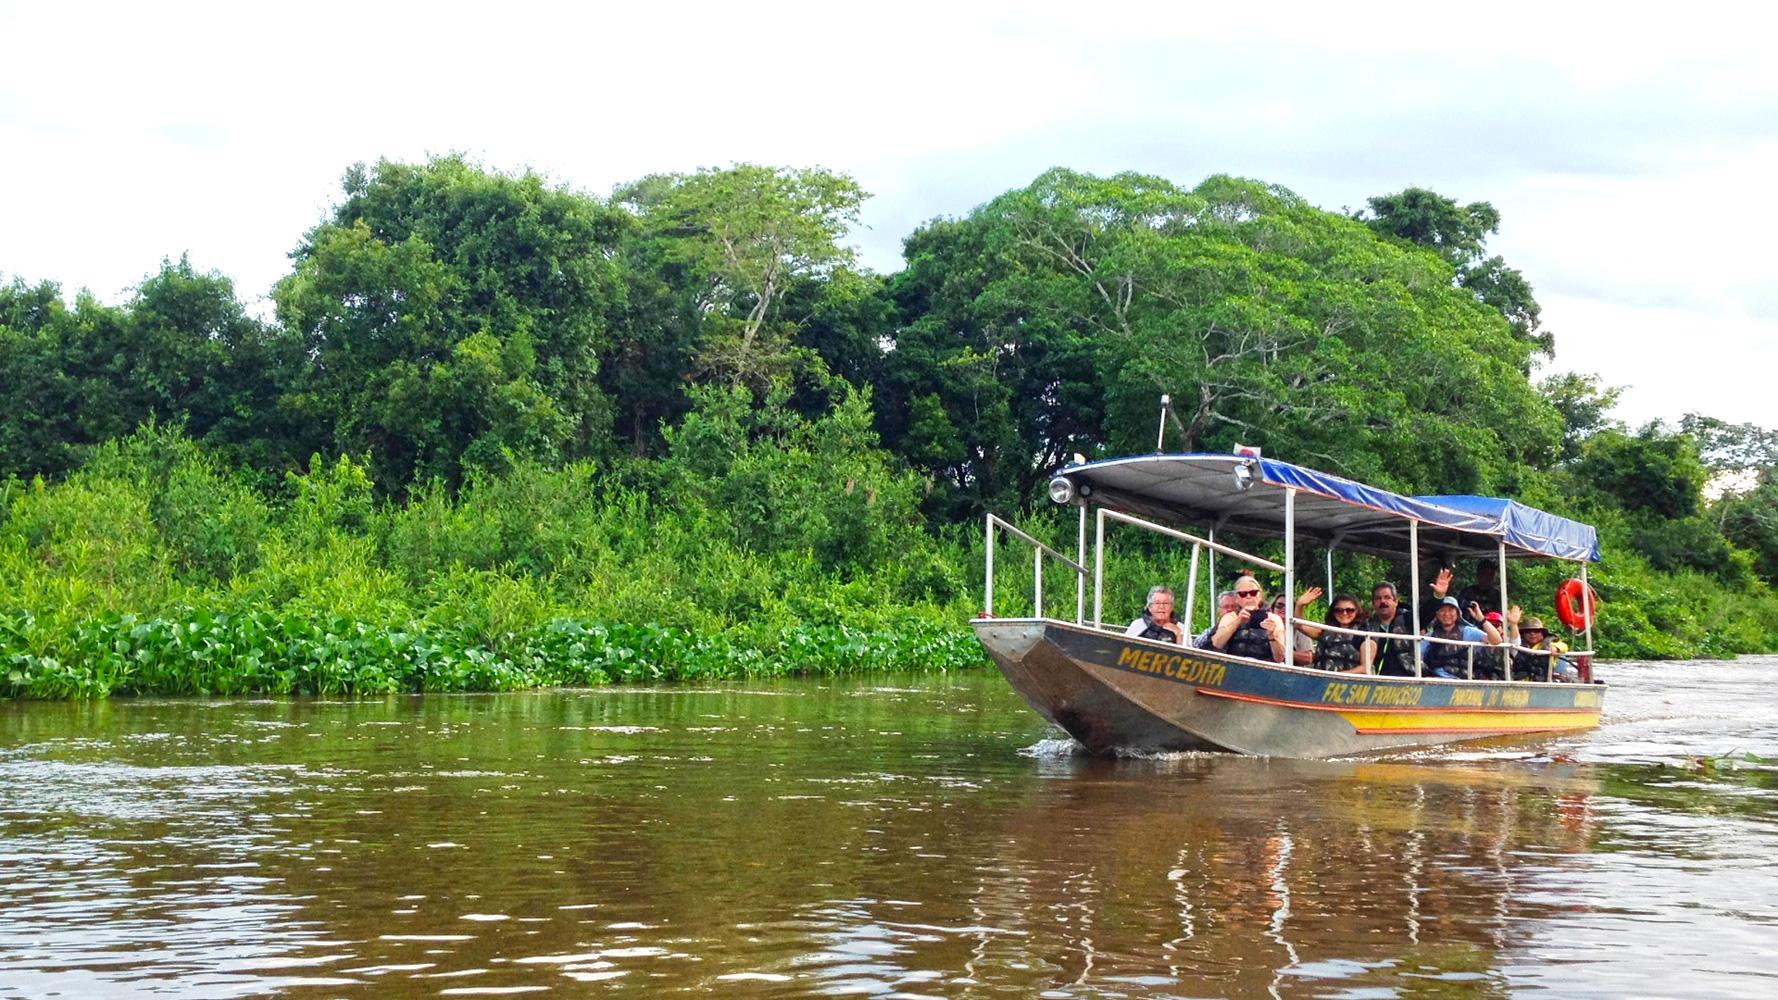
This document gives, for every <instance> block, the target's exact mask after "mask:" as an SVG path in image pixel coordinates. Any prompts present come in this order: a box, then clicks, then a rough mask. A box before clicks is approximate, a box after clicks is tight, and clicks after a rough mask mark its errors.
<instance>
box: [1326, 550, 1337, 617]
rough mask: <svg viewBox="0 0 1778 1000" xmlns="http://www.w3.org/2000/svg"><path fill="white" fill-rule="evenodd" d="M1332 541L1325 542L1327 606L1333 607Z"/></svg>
mask: <svg viewBox="0 0 1778 1000" xmlns="http://www.w3.org/2000/svg"><path fill="white" fill-rule="evenodd" d="M1335 544H1336V543H1334V542H1328V543H1327V606H1328V607H1330V608H1331V607H1333V595H1334V588H1333V550H1334V545H1335Z"/></svg>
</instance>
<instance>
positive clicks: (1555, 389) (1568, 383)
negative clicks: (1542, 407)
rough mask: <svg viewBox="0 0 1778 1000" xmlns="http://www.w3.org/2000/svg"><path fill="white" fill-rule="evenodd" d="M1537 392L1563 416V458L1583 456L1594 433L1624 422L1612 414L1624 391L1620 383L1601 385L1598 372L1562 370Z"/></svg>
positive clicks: (1546, 379)
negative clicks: (1584, 449)
mask: <svg viewBox="0 0 1778 1000" xmlns="http://www.w3.org/2000/svg"><path fill="white" fill-rule="evenodd" d="M1537 391H1538V392H1540V393H1542V394H1543V397H1544V398H1545V399H1547V400H1549V403H1550V405H1551V406H1554V407H1555V408H1556V412H1557V413H1559V414H1561V416H1562V461H1564V462H1572V461H1574V460H1575V459H1576V458H1579V457H1580V453H1581V446H1582V444H1583V443H1584V442H1585V441H1586V439H1587V438H1588V437H1591V436H1592V435H1593V434H1595V433H1597V432H1599V431H1602V430H1608V429H1612V428H1618V429H1621V425H1620V424H1618V422H1617V421H1615V420H1613V419H1612V418H1611V416H1610V414H1611V410H1612V408H1613V407H1615V406H1616V405H1617V401H1618V397H1619V396H1621V395H1622V394H1623V391H1624V390H1623V388H1622V387H1620V386H1606V385H1601V384H1600V382H1599V376H1597V375H1581V374H1578V373H1576V372H1561V373H1558V374H1555V375H1551V376H1549V377H1547V378H1545V379H1543V380H1541V381H1539V382H1538V383H1537Z"/></svg>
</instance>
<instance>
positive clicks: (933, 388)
mask: <svg viewBox="0 0 1778 1000" xmlns="http://www.w3.org/2000/svg"><path fill="white" fill-rule="evenodd" d="M907 246H908V259H909V266H908V270H907V272H904V274H902V275H898V276H897V277H896V279H895V282H894V289H895V293H896V297H897V303H898V305H899V306H900V308H901V310H902V313H903V317H904V322H903V325H902V327H901V328H900V329H899V330H898V331H897V334H896V339H895V350H894V351H893V352H892V353H891V355H890V359H889V360H888V361H887V363H886V364H887V368H888V370H889V374H888V375H887V376H886V382H887V383H888V385H887V388H888V390H889V391H888V392H887V393H886V396H887V397H888V398H890V399H892V400H894V403H893V404H892V406H893V412H894V413H895V414H896V415H895V416H891V417H886V420H885V430H886V436H887V438H888V440H890V441H891V442H892V443H893V445H894V446H895V447H896V448H897V449H898V450H901V451H902V453H903V454H904V455H908V456H909V457H910V458H913V457H914V455H915V453H916V452H919V453H923V454H924V455H925V457H926V458H927V459H928V460H934V459H940V458H945V459H949V460H950V461H951V462H952V463H955V464H948V465H947V466H945V467H943V468H942V469H936V468H935V469H932V471H934V472H935V473H939V472H942V473H944V474H947V475H948V476H949V477H950V478H951V479H952V481H953V482H954V483H955V484H956V485H957V487H958V488H959V489H962V490H964V491H966V492H968V493H969V494H970V495H972V496H973V497H974V498H976V502H977V503H979V504H991V503H996V502H1002V498H1011V499H1013V500H1015V501H1017V502H1028V501H1029V499H1030V498H1031V496H1032V495H1033V493H1034V491H1035V490H1036V488H1037V487H1038V486H1039V485H1040V484H1041V482H1042V481H1043V479H1044V478H1045V477H1047V475H1048V474H1049V472H1050V470H1052V469H1054V468H1055V467H1056V466H1057V465H1059V464H1061V463H1063V462H1064V461H1066V460H1067V458H1068V456H1069V455H1070V454H1072V453H1073V452H1076V451H1078V452H1083V453H1085V454H1088V455H1093V454H1099V453H1102V452H1110V453H1127V452H1130V451H1145V450H1148V449H1150V448H1152V447H1153V444H1152V442H1153V441H1154V439H1155V438H1154V435H1155V423H1154V421H1155V419H1156V414H1157V412H1158V410H1157V404H1158V402H1159V397H1160V396H1161V395H1162V394H1168V395H1170V396H1171V397H1172V398H1173V400H1174V405H1175V409H1176V412H1177V414H1178V417H1179V420H1178V423H1177V425H1176V426H1175V427H1174V428H1172V429H1171V430H1170V431H1169V435H1168V441H1167V446H1168V447H1170V448H1172V447H1177V448H1180V449H1183V450H1198V449H1209V450H1222V449H1226V448H1228V447H1229V446H1231V445H1232V444H1234V443H1236V442H1241V443H1246V444H1254V445H1260V446H1262V447H1265V448H1267V449H1268V450H1269V451H1270V452H1271V453H1274V454H1278V455H1281V456H1283V457H1287V458H1292V459H1296V460H1300V461H1305V462H1310V463H1313V464H1319V465H1322V466H1324V467H1328V468H1331V469H1334V470H1336V471H1342V472H1345V473H1347V474H1349V475H1353V476H1357V477H1359V478H1369V479H1372V480H1377V481H1382V482H1387V483H1391V484H1394V485H1399V486H1402V487H1404V488H1415V489H1426V490H1433V489H1437V490H1475V489H1481V488H1486V487H1490V486H1495V485H1497V484H1499V483H1500V482H1501V481H1503V478H1504V477H1507V476H1508V475H1510V474H1511V473H1512V470H1514V469H1515V468H1517V467H1519V466H1521V465H1524V464H1534V465H1535V464H1539V463H1545V462H1548V461H1549V460H1550V459H1551V457H1552V456H1553V454H1554V449H1555V445H1556V442H1557V437H1558V434H1559V430H1560V426H1559V422H1558V416H1557V414H1556V413H1555V412H1554V411H1553V410H1552V409H1551V408H1550V407H1549V405H1548V404H1547V403H1545V402H1544V401H1543V400H1542V399H1541V398H1540V397H1538V396H1537V395H1536V393H1534V392H1533V391H1532V390H1531V389H1530V387H1529V385H1528V384H1527V383H1526V381H1525V379H1524V377H1523V375H1522V374H1521V371H1522V369H1523V367H1524V366H1525V365H1526V363H1527V361H1528V357H1529V350H1530V348H1529V347H1528V345H1526V344H1525V343H1523V342H1522V341H1519V340H1517V339H1516V338H1514V337H1513V336H1512V334H1511V331H1510V330H1509V329H1508V327H1507V324H1506V323H1505V322H1504V321H1503V320H1502V319H1501V318H1500V316H1499V315H1498V314H1497V313H1496V312H1494V311H1492V310H1490V309H1488V308H1487V307H1486V306H1485V305H1483V304H1481V303H1480V302H1478V301H1477V300H1475V298H1474V297H1473V296H1472V295H1469V294H1467V293H1465V292H1464V291H1462V290H1460V289H1456V288H1453V287H1451V285H1450V283H1449V281H1448V280H1447V278H1446V277H1445V274H1446V272H1445V270H1444V267H1443V265H1442V264H1441V263H1440V262H1439V261H1437V260H1436V259H1434V258H1432V257H1430V256H1428V255H1426V254H1423V253H1420V252H1418V251H1415V250H1412V249H1408V248H1405V247H1402V246H1400V245H1399V244H1395V243H1393V242H1389V241H1384V240H1380V239H1379V238H1378V237H1377V235H1376V234H1375V233H1374V232H1372V231H1371V230H1370V229H1368V228H1367V227H1365V226H1363V225H1361V224H1359V223H1357V222H1354V221H1353V220H1350V219H1347V218H1344V217H1342V216H1339V215H1335V214H1332V213H1328V212H1324V211H1321V210H1319V209H1315V208H1313V207H1312V206H1309V205H1307V204H1306V203H1304V202H1303V201H1302V200H1301V199H1300V198H1298V197H1296V196H1295V195H1293V194H1291V193H1290V192H1288V191H1285V190H1283V189H1281V188H1276V187H1268V186H1266V185H1262V184H1257V183H1254V182H1251V181H1243V180H1238V179H1235V178H1228V177H1213V178H1210V179H1209V180H1207V181H1205V182H1204V183H1203V184H1201V185H1200V186H1199V187H1198V188H1196V189H1194V190H1190V191H1187V190H1184V189H1181V188H1179V187H1177V186H1176V185H1173V184H1171V183H1170V182H1168V181H1165V180H1163V179H1160V178H1155V177H1146V176H1141V175H1135V174H1124V175H1119V176H1117V177H1113V178H1108V179H1102V178H1096V177H1091V176H1088V175H1084V174H1078V173H1074V172H1071V171H1066V170H1052V171H1050V172H1049V173H1047V174H1045V175H1043V176H1042V177H1040V178H1038V180H1037V181H1036V182H1035V183H1033V184H1032V185H1031V186H1030V187H1028V188H1025V189H1022V190H1018V191H1013V192H1009V193H1007V194H1006V195H1003V196H1001V197H1000V198H997V199H995V200H994V201H992V202H990V203H988V204H987V205H985V206H983V207H982V208H980V209H978V210H976V211H975V212H974V213H972V214H971V215H970V216H969V217H968V218H966V219H963V220H958V221H955V222H947V221H941V222H937V223H934V224H932V225H930V226H928V227H926V228H924V229H922V230H921V231H920V232H918V233H916V234H915V235H914V236H913V237H910V239H909V241H908V245H907ZM922 399H924V400H926V402H925V403H923V404H922V405H920V406H919V407H918V408H916V405H915V401H916V400H922ZM934 400H936V401H937V402H938V403H940V404H942V406H943V409H944V417H945V418H946V419H945V422H941V421H938V420H937V419H936V418H937V416H938V414H937V412H936V411H935V409H934V406H933V405H932V402H933V401H934ZM946 422H948V424H949V426H950V427H954V428H956V429H957V430H958V432H959V433H960V435H961V437H962V440H963V442H964V448H963V450H962V453H961V455H960V456H959V454H958V453H957V451H955V450H952V451H949V452H942V451H934V446H935V445H937V444H940V443H942V437H941V436H940V435H939V434H935V433H933V432H932V431H933V430H934V429H937V430H940V431H942V430H943V428H944V427H945V426H946ZM1033 458H1035V459H1036V460H1035V461H1033V460H1032V459H1033ZM928 468H932V467H930V466H929V467H928Z"/></svg>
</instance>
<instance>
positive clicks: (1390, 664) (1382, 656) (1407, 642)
mask: <svg viewBox="0 0 1778 1000" xmlns="http://www.w3.org/2000/svg"><path fill="white" fill-rule="evenodd" d="M1371 609H1372V612H1371V617H1370V620H1369V621H1367V622H1365V623H1364V630H1365V631H1366V632H1388V633H1390V634H1392V635H1399V636H1403V637H1404V638H1401V639H1380V640H1377V645H1378V648H1377V663H1378V670H1377V672H1378V673H1380V674H1384V675H1387V676H1390V677H1412V676H1414V643H1416V642H1418V641H1419V633H1420V630H1419V629H1417V628H1415V627H1414V623H1413V622H1411V621H1409V620H1408V619H1409V618H1410V617H1411V616H1410V615H1409V613H1408V612H1407V611H1405V610H1403V608H1402V606H1401V598H1400V597H1399V596H1397V594H1396V592H1395V584H1393V583H1390V582H1389V581H1387V580H1380V581H1378V582H1377V585H1376V586H1374V587H1372V588H1371Z"/></svg>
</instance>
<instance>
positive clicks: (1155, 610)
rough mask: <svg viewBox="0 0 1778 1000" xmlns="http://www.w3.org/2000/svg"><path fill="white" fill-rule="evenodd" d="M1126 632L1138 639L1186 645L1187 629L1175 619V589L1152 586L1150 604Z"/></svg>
mask: <svg viewBox="0 0 1778 1000" xmlns="http://www.w3.org/2000/svg"><path fill="white" fill-rule="evenodd" d="M1124 634H1125V635H1127V636H1133V637H1135V638H1138V639H1154V640H1157V641H1159V642H1171V643H1174V644H1176V645H1181V646H1183V645H1185V629H1183V628H1180V627H1179V623H1178V622H1176V621H1174V620H1173V591H1172V590H1171V589H1169V588H1167V587H1162V586H1155V587H1150V588H1149V590H1148V604H1147V606H1145V607H1144V608H1143V609H1142V617H1140V618H1138V619H1136V620H1135V621H1133V622H1131V623H1130V627H1129V628H1127V629H1125V630H1124Z"/></svg>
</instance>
